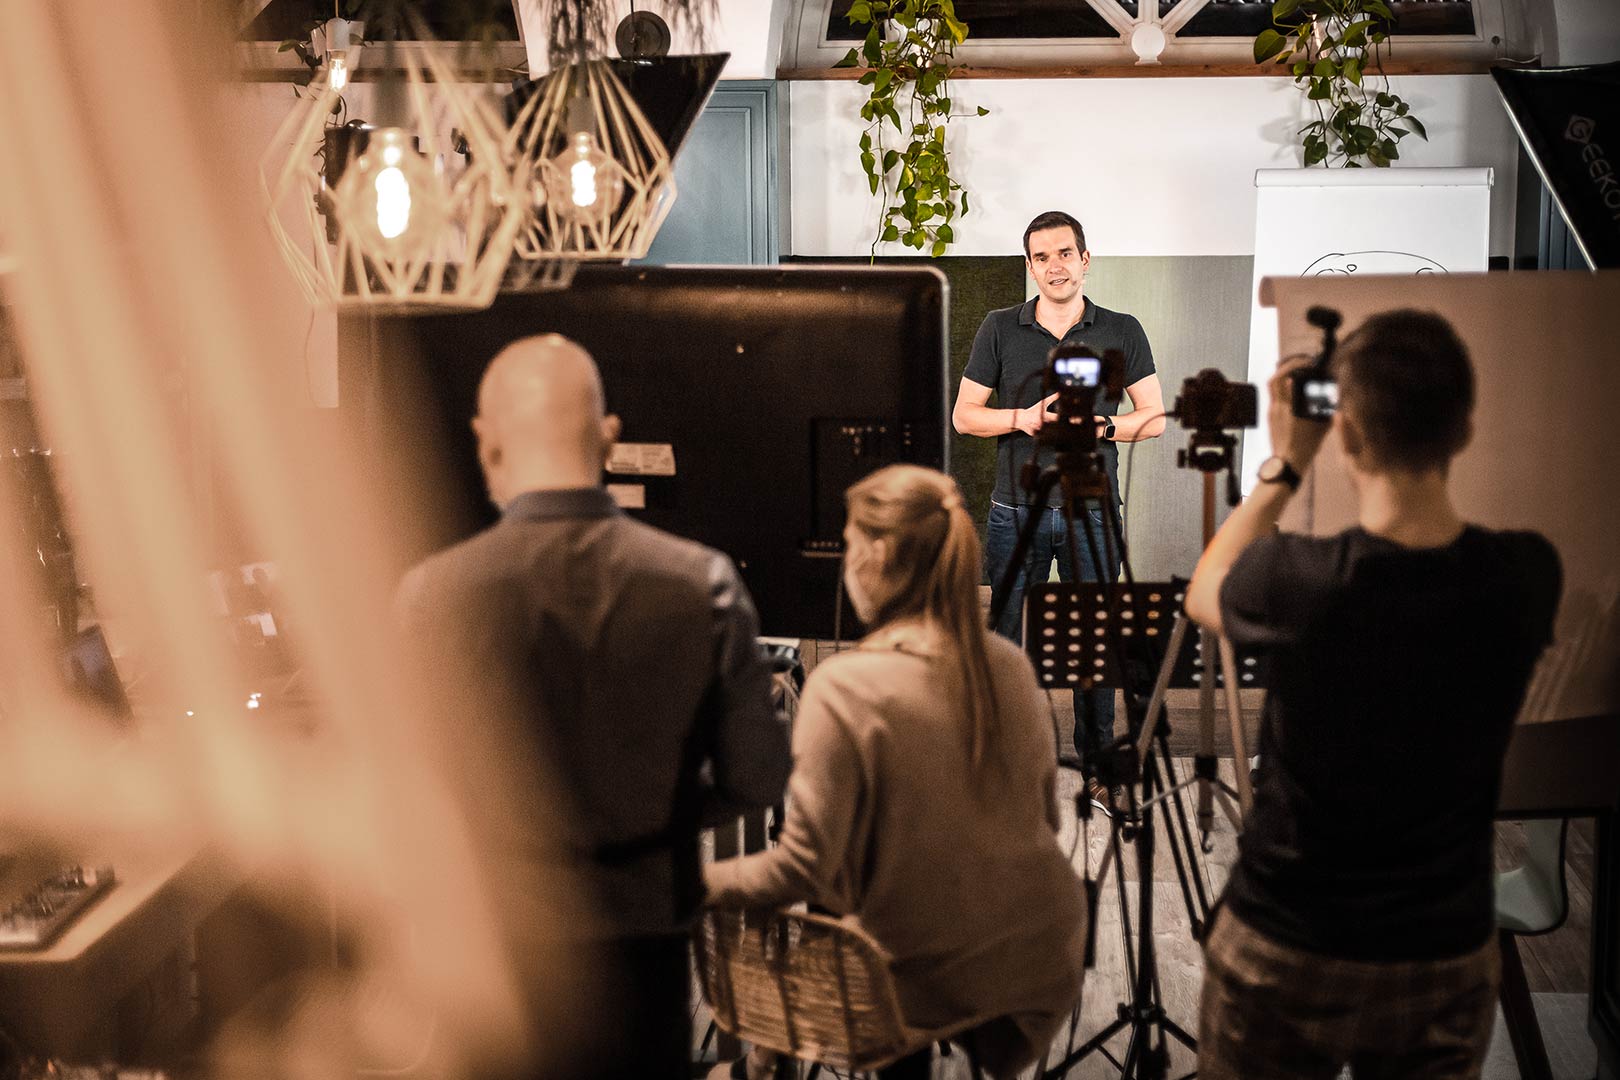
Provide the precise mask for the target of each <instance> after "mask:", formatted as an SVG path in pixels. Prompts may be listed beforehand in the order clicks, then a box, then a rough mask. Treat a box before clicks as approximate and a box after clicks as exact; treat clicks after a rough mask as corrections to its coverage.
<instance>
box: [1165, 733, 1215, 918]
mask: <svg viewBox="0 0 1620 1080" xmlns="http://www.w3.org/2000/svg"><path fill="white" fill-rule="evenodd" d="M1158 742H1159V756H1160V758H1162V759H1163V762H1164V769H1165V773H1166V775H1167V776H1169V777H1170V778H1171V779H1172V780H1173V779H1175V758H1173V757H1172V756H1171V754H1170V739H1169V737H1168V736H1167V735H1165V734H1163V733H1162V732H1161V734H1160V738H1159V739H1158ZM1168 802H1169V804H1170V809H1171V810H1174V812H1175V820H1174V821H1172V820H1171V818H1170V813H1169V810H1167V811H1166V813H1165V818H1164V833H1165V838H1166V840H1167V841H1168V842H1169V844H1170V854H1171V857H1172V858H1173V859H1174V860H1175V864H1176V879H1177V881H1179V882H1180V883H1181V897H1182V900H1183V902H1184V903H1185V904H1186V905H1187V921H1188V922H1189V923H1190V924H1191V926H1192V929H1193V935H1194V936H1195V937H1201V936H1202V934H1203V926H1204V922H1205V920H1207V919H1208V918H1209V894H1208V893H1207V892H1206V891H1205V890H1204V875H1203V874H1202V873H1201V872H1200V871H1199V868H1198V860H1197V859H1196V858H1195V857H1194V856H1193V846H1194V845H1193V837H1192V829H1191V827H1190V826H1189V825H1188V823H1187V808H1186V806H1185V805H1183V803H1182V801H1181V792H1180V791H1175V792H1173V793H1172V794H1171V796H1170V799H1169V800H1168ZM1183 851H1185V852H1186V862H1185V865H1183V861H1182V852H1183ZM1189 879H1190V880H1191V887H1190V888H1189V886H1188V881H1189ZM1194 893H1196V894H1197V895H1196V898H1195V896H1194Z"/></svg>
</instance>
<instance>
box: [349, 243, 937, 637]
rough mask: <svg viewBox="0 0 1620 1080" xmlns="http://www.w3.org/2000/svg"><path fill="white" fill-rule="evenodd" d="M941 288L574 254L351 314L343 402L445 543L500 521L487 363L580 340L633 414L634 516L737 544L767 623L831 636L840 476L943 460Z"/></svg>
mask: <svg viewBox="0 0 1620 1080" xmlns="http://www.w3.org/2000/svg"><path fill="white" fill-rule="evenodd" d="M945 293H946V289H945V279H944V276H943V275H941V274H940V273H938V272H937V271H934V270H931V269H904V270H890V269H865V268H862V269H851V268H848V267H837V268H820V267H793V268H778V267H757V268H750V267H738V268H733V267H724V268H721V267H702V268H684V269H683V268H651V267H611V268H592V269H583V270H581V271H580V273H579V274H578V276H577V277H576V279H575V281H574V284H573V286H572V287H571V288H569V289H567V290H564V291H560V292H548V293H515V294H504V295H502V296H501V297H500V298H499V299H498V300H497V301H496V303H495V304H494V306H493V307H491V308H490V309H488V310H487V311H481V312H477V313H473V314H455V315H410V316H388V317H379V318H376V319H374V320H367V319H349V320H345V325H344V327H343V330H342V337H341V345H340V391H339V394H340V401H341V402H342V404H341V405H340V408H342V409H344V410H345V411H347V412H349V414H350V415H349V416H348V417H346V419H345V422H346V423H358V424H360V425H361V426H362V427H363V429H365V430H367V431H369V432H370V433H371V434H373V435H374V436H378V437H379V438H380V439H381V440H382V441H379V442H377V443H376V445H378V446H379V447H380V446H384V445H387V446H390V447H391V448H390V450H389V451H388V452H389V454H390V455H391V456H392V457H391V460H390V462H389V466H390V467H397V468H400V469H402V470H405V473H406V475H407V476H408V478H409V479H410V481H411V482H412V483H413V485H414V484H417V483H420V484H425V485H426V488H427V490H428V491H430V492H434V493H435V497H436V498H437V499H438V504H439V505H438V506H436V507H434V508H432V510H431V511H430V512H429V513H430V516H429V520H428V521H427V522H426V525H427V528H426V530H425V533H426V537H427V544H428V545H429V546H430V547H431V546H444V545H448V544H450V543H453V542H454V541H456V540H459V539H461V538H463V537H466V536H469V535H471V534H472V533H474V532H476V531H477V530H478V529H480V528H483V527H484V526H486V525H488V524H490V523H491V522H492V521H493V520H494V519H495V510H494V508H493V507H492V506H491V505H490V503H489V501H488V498H487V496H486V494H485V489H484V483H483V479H482V477H481V475H480V473H479V470H478V464H477V461H476V455H475V453H474V443H473V438H472V432H471V430H470V428H469V423H468V422H469V419H470V418H471V417H472V415H473V414H474V411H475V400H476V392H477V387H478V380H479V377H480V376H481V374H482V372H483V370H484V367H485V365H487V364H488V363H489V361H490V359H491V358H492V357H493V356H494V355H495V354H496V353H497V352H499V351H500V350H501V349H502V348H503V347H504V346H506V345H507V344H509V343H511V342H513V341H515V340H517V339H519V338H523V337H526V336H529V335H531V334H539V333H545V332H550V331H555V332H557V333H561V334H564V335H566V336H568V337H570V338H573V339H574V340H575V341H578V342H579V343H580V344H581V345H583V346H584V347H585V348H586V349H588V350H589V351H590V353H591V354H592V355H593V356H594V357H595V358H596V361H597V363H598V365H600V367H601V370H602V378H603V382H604V384H605V386H606V392H607V403H608V408H609V410H610V411H612V412H615V413H617V414H618V415H619V416H620V417H621V418H622V420H623V421H624V433H623V436H622V447H621V449H622V453H621V454H620V455H619V459H620V466H619V471H616V472H614V473H612V474H610V475H609V477H608V480H609V482H610V483H612V484H614V485H616V486H617V490H618V493H619V494H620V495H621V496H622V502H623V503H624V504H628V505H630V506H631V507H632V509H630V510H629V513H631V514H632V515H634V516H635V517H638V518H640V519H642V520H644V521H647V522H649V523H651V524H653V525H656V526H658V527H660V528H663V529H667V530H669V531H670V532H673V533H677V534H679V535H681V536H686V537H689V538H691V539H694V540H698V541H700V542H702V543H705V544H709V545H711V546H713V547H716V548H718V549H720V550H721V551H724V552H726V553H727V554H729V555H730V556H731V557H732V558H733V559H735V560H736V562H737V564H738V566H739V567H740V569H741V571H742V575H743V578H744V580H745V581H746V582H747V584H748V587H749V590H750V591H751V592H752V593H753V596H754V601H755V603H756V604H757V605H758V607H759V611H760V619H761V623H762V629H763V632H764V633H766V634H771V635H778V636H784V637H811V638H830V637H832V635H833V628H834V619H835V609H836V605H837V603H838V600H837V596H838V594H837V580H838V567H839V561H838V560H839V555H840V553H841V539H840V538H841V533H842V531H843V525H844V504H843V492H844V489H845V488H846V487H848V486H849V485H850V484H851V483H853V482H854V481H855V480H857V479H859V478H860V477H862V476H864V475H866V474H867V473H869V472H871V471H873V470H874V469H876V468H878V467H880V466H883V465H887V464H890V463H893V462H912V463H916V464H921V465H928V466H932V467H934V468H938V469H944V468H945V467H946V465H947V461H946V438H945V434H946V426H945V425H946V420H945V417H946V399H947V387H946V359H945V358H946V346H947V342H946V329H945V303H946V295H945ZM625 448H629V449H625ZM426 553H427V552H426V551H425V550H424V551H418V552H414V553H413V554H418V555H422V554H426ZM854 629H856V627H855V625H854V621H853V616H852V615H850V614H849V613H848V612H847V610H846V612H845V613H844V623H843V626H842V630H843V633H844V634H845V635H846V636H847V635H849V634H850V633H851V632H852V631H853V630H854Z"/></svg>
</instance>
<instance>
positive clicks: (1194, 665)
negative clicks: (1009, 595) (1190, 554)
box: [1024, 581, 1267, 690]
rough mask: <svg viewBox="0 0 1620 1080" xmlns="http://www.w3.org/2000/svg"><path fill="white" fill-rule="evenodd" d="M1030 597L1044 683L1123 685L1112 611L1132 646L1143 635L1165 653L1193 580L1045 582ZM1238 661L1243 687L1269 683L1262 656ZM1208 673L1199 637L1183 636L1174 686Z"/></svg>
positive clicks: (1242, 655)
mask: <svg viewBox="0 0 1620 1080" xmlns="http://www.w3.org/2000/svg"><path fill="white" fill-rule="evenodd" d="M1024 596H1025V601H1026V604H1025V608H1024V651H1025V652H1027V653H1028V654H1029V660H1030V663H1031V664H1033V665H1034V666H1035V677H1036V679H1037V680H1038V681H1039V682H1040V685H1041V688H1042V689H1044V690H1090V689H1092V688H1094V687H1104V688H1110V687H1111V688H1119V687H1122V686H1124V685H1125V679H1124V675H1123V673H1122V671H1121V668H1120V658H1119V657H1118V656H1117V655H1116V654H1115V652H1116V651H1115V649H1114V644H1113V638H1112V636H1111V634H1110V632H1109V612H1110V610H1116V609H1117V610H1118V612H1119V634H1120V638H1121V640H1122V641H1123V642H1124V643H1125V644H1126V646H1127V647H1129V646H1130V645H1131V643H1132V642H1134V641H1138V640H1141V639H1143V638H1145V639H1146V640H1147V644H1148V647H1149V648H1150V649H1152V650H1153V651H1154V652H1157V653H1159V654H1160V655H1163V652H1164V650H1165V649H1166V648H1168V647H1169V643H1170V642H1171V637H1172V631H1173V630H1174V629H1175V621H1176V617H1177V616H1178V615H1180V613H1181V605H1182V603H1183V602H1184V601H1185V600H1186V597H1187V583H1186V582H1184V581H1138V582H1137V583H1136V584H1135V585H1128V584H1125V583H1123V582H1116V583H1113V584H1108V585H1101V584H1098V583H1097V582H1094V581H1084V582H1074V583H1059V582H1043V583H1042V584H1040V585H1033V586H1030V588H1029V589H1028V590H1027V591H1026V592H1025V594H1024ZM1236 660H1237V662H1236V664H1235V665H1234V666H1236V667H1237V668H1238V670H1239V672H1240V674H1239V677H1238V685H1239V686H1240V687H1242V688H1243V689H1246V690H1248V689H1260V688H1263V687H1265V686H1266V685H1267V679H1266V665H1265V663H1264V661H1263V658H1262V657H1260V656H1258V655H1256V654H1254V653H1247V652H1243V651H1238V652H1237V653H1236ZM1203 672H1204V663H1203V660H1202V659H1201V658H1200V657H1199V655H1198V639H1197V636H1196V635H1194V634H1182V635H1180V642H1179V648H1177V650H1176V653H1175V661H1174V664H1173V666H1172V667H1171V669H1170V681H1169V683H1168V685H1169V686H1171V687H1174V688H1176V689H1180V690H1192V689H1197V688H1199V686H1200V685H1201V684H1202V682H1203ZM1215 676H1216V678H1215V685H1216V688H1217V689H1224V688H1225V685H1226V677H1225V671H1224V670H1223V669H1221V668H1219V667H1218V668H1217V670H1216V673H1215Z"/></svg>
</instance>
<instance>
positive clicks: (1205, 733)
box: [1197, 629, 1219, 850]
mask: <svg viewBox="0 0 1620 1080" xmlns="http://www.w3.org/2000/svg"><path fill="white" fill-rule="evenodd" d="M1215 652H1216V650H1215V635H1214V634H1212V633H1210V632H1209V631H1208V630H1202V629H1201V630H1199V631H1198V656H1199V658H1200V659H1201V660H1202V661H1203V665H1204V669H1203V671H1202V672H1201V673H1200V674H1199V676H1198V755H1197V757H1198V760H1200V761H1208V762H1213V761H1214V760H1215V685H1216V683H1217V682H1218V681H1219V675H1218V674H1217V672H1218V671H1219V663H1218V661H1217V659H1216V656H1215ZM1214 827H1215V807H1214V804H1213V803H1212V802H1211V799H1210V792H1209V785H1208V784H1203V783H1201V784H1199V785H1198V831H1199V833H1201V834H1202V835H1203V837H1204V839H1205V840H1206V841H1207V840H1208V839H1209V834H1210V831H1211V830H1212V829H1213V828H1214ZM1206 850H1207V849H1206Z"/></svg>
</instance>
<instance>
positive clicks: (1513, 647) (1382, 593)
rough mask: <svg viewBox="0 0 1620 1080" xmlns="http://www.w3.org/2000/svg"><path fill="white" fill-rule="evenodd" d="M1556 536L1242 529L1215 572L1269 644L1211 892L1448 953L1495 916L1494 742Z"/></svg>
mask: <svg viewBox="0 0 1620 1080" xmlns="http://www.w3.org/2000/svg"><path fill="white" fill-rule="evenodd" d="M1561 585H1562V570H1561V568H1560V564H1559V561H1558V553H1557V551H1556V550H1555V549H1554V548H1553V546H1552V545H1551V544H1549V543H1548V542H1547V540H1546V539H1545V538H1543V537H1541V536H1539V535H1537V534H1535V533H1528V532H1492V531H1490V530H1487V529H1481V528H1476V527H1474V526H1469V527H1468V528H1467V529H1465V530H1464V531H1463V532H1462V534H1461V535H1460V536H1459V537H1458V538H1457V539H1456V540H1455V541H1453V542H1452V543H1451V544H1449V545H1447V546H1445V547H1442V548H1430V549H1411V548H1404V547H1402V546H1400V545H1399V544H1396V543H1394V542H1393V541H1390V540H1386V539H1383V538H1381V537H1377V536H1374V535H1372V534H1370V533H1368V532H1366V531H1365V530H1363V529H1360V528H1355V529H1349V530H1347V531H1345V532H1343V533H1340V534H1339V535H1338V536H1334V537H1326V538H1314V537H1305V536H1297V535H1289V534H1278V535H1273V536H1267V537H1264V538H1262V539H1259V540H1256V541H1255V542H1254V543H1252V544H1250V545H1249V547H1248V549H1247V550H1246V551H1244V553H1243V554H1242V556H1241V557H1239V559H1238V560H1237V562H1236V563H1235V564H1234V565H1233V566H1232V569H1231V571H1230V572H1229V573H1228V574H1227V576H1226V580H1225V581H1224V582H1223V583H1222V586H1221V597H1220V603H1221V620H1222V624H1223V626H1224V628H1225V630H1226V633H1227V634H1228V635H1229V636H1230V637H1231V639H1232V641H1233V643H1234V644H1237V645H1240V646H1249V647H1257V648H1261V649H1264V650H1266V651H1267V652H1268V653H1269V658H1270V664H1271V668H1270V670H1271V690H1270V693H1269V694H1268V695H1267V698H1266V706H1265V714H1264V718H1263V723H1262V727H1261V734H1260V753H1261V755H1262V757H1261V779H1260V783H1259V784H1258V785H1257V787H1256V789H1255V793H1254V808H1253V812H1252V813H1251V814H1250V815H1249V818H1248V820H1247V822H1246V823H1245V826H1244V830H1243V835H1242V837H1241V838H1240V840H1239V858H1238V864H1237V866H1236V867H1234V869H1233V871H1232V878H1231V881H1230V882H1229V884H1228V886H1227V891H1226V902H1227V903H1228V904H1230V905H1231V907H1232V910H1233V911H1234V912H1236V913H1237V914H1238V916H1239V917H1241V918H1242V919H1243V920H1244V921H1245V922H1248V923H1249V924H1250V925H1251V926H1254V927H1256V928H1257V929H1259V930H1261V931H1263V932H1264V933H1266V934H1268V935H1269V936H1271V937H1273V938H1275V939H1276V940H1278V941H1281V942H1283V943H1284V944H1288V945H1292V946H1294V947H1296V948H1301V949H1306V950H1309V951H1312V952H1318V953H1324V954H1327V955H1330V956H1339V957H1348V958H1352V959H1358V960H1374V961H1395V960H1418V959H1437V958H1440V957H1445V956H1456V955H1460V954H1462V953H1465V952H1468V951H1469V950H1471V949H1475V948H1478V947H1479V946H1481V945H1483V944H1484V943H1485V941H1486V940H1487V939H1488V937H1489V936H1490V934H1491V931H1492V926H1493V921H1494V906H1493V904H1494V901H1493V899H1492V863H1491V849H1492V841H1493V821H1494V818H1495V814H1496V801H1497V794H1498V791H1499V788H1500V786H1501V771H1502V756H1503V754H1504V753H1505V752H1506V750H1507V742H1508V736H1509V735H1510V734H1511V731H1512V726H1513V719H1514V717H1515V716H1516V715H1517V713H1518V711H1519V706H1520V705H1521V704H1522V702H1523V699H1524V693H1525V689H1526V686H1527V685H1528V683H1529V680H1530V675H1531V671H1532V669H1533V668H1534V666H1535V663H1536V660H1537V658H1538V657H1539V656H1540V655H1541V652H1542V650H1543V649H1544V648H1545V647H1546V645H1547V643H1548V642H1549V641H1550V640H1551V637H1552V623H1553V616H1554V614H1555V613H1556V611H1557V607H1558V597H1559V592H1560V589H1561Z"/></svg>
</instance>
